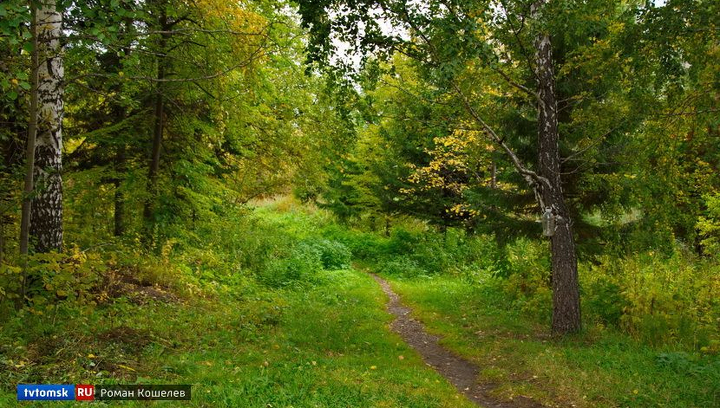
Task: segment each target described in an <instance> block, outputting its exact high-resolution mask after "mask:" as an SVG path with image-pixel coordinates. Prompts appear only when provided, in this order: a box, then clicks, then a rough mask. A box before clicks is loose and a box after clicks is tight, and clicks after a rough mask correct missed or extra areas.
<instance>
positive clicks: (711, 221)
mask: <svg viewBox="0 0 720 408" xmlns="http://www.w3.org/2000/svg"><path fill="white" fill-rule="evenodd" d="M705 205H706V206H707V212H706V215H704V216H700V218H699V219H698V222H697V225H696V228H697V229H698V233H699V234H700V238H701V240H700V245H702V246H703V253H705V254H707V255H709V256H714V257H717V256H719V255H720V195H715V196H706V197H705Z"/></svg>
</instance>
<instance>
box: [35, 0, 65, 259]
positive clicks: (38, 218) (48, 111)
mask: <svg viewBox="0 0 720 408" xmlns="http://www.w3.org/2000/svg"><path fill="white" fill-rule="evenodd" d="M37 30H38V31H37V33H38V34H37V35H38V54H39V66H38V118H37V126H38V127H37V141H36V148H35V169H34V175H35V197H34V198H33V202H32V216H31V220H30V235H31V236H32V237H33V241H34V244H35V250H36V251H38V252H48V251H52V250H57V251H59V250H61V249H62V240H63V224H62V213H63V203H62V197H63V194H62V174H61V172H62V118H63V76H64V70H63V60H62V45H61V44H60V37H61V35H62V14H61V13H60V12H59V11H58V10H57V8H56V5H55V1H54V0H41V2H40V5H39V6H38V9H37Z"/></svg>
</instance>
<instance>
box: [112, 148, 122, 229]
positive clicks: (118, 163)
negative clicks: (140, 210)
mask: <svg viewBox="0 0 720 408" xmlns="http://www.w3.org/2000/svg"><path fill="white" fill-rule="evenodd" d="M124 172H125V146H120V147H118V148H117V152H116V153H115V178H114V179H113V184H114V185H115V215H114V221H115V225H114V231H113V234H114V235H115V236H116V237H120V236H122V235H123V234H125V196H124V195H123V192H122V189H121V187H122V177H121V176H120V175H121V174H123V173H124Z"/></svg>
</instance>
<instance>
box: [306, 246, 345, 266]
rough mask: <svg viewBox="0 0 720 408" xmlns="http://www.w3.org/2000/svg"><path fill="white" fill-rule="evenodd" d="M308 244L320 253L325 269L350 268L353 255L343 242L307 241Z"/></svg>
mask: <svg viewBox="0 0 720 408" xmlns="http://www.w3.org/2000/svg"><path fill="white" fill-rule="evenodd" d="M306 242H307V244H308V245H309V246H311V247H313V248H315V249H317V250H318V251H320V259H321V260H322V264H323V268H325V269H330V270H332V269H346V268H349V267H350V262H351V261H352V253H351V252H350V250H349V249H348V248H347V247H346V246H345V245H344V244H342V243H341V242H338V241H331V240H327V239H316V240H311V241H306Z"/></svg>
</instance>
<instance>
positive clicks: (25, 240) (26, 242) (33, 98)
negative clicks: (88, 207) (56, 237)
mask: <svg viewBox="0 0 720 408" xmlns="http://www.w3.org/2000/svg"><path fill="white" fill-rule="evenodd" d="M31 13H32V22H31V33H32V44H33V51H32V57H31V58H30V65H31V66H30V111H29V112H28V114H29V117H30V121H29V122H30V123H29V124H28V135H27V143H26V145H25V148H26V153H25V187H24V189H23V197H22V211H21V219H20V255H21V256H24V255H27V254H28V249H29V247H30V213H31V209H32V192H33V189H34V187H35V182H34V172H35V142H36V139H37V122H38V70H39V65H40V63H39V60H40V56H39V50H38V24H37V23H38V16H37V14H38V11H37V8H35V7H32V10H31ZM25 269H26V268H25V267H23V287H22V295H23V297H25V286H26V283H27V282H26V281H27V274H26V270H25Z"/></svg>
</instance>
